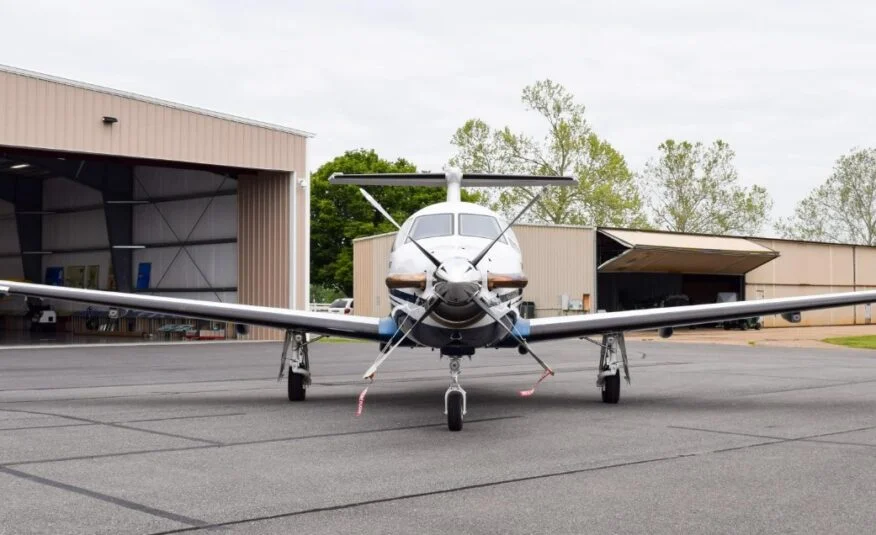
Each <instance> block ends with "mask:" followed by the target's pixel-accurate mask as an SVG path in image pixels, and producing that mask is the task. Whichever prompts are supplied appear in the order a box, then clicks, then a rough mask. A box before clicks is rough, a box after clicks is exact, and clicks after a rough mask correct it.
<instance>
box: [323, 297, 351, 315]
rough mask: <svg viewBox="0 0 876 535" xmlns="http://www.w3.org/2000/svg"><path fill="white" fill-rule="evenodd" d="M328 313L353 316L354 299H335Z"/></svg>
mask: <svg viewBox="0 0 876 535" xmlns="http://www.w3.org/2000/svg"><path fill="white" fill-rule="evenodd" d="M328 311H329V312H331V313H332V314H352V313H353V298H351V297H341V298H340V299H335V300H334V301H332V304H330V305H329V309H328Z"/></svg>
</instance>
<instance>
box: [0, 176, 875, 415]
mask: <svg viewBox="0 0 876 535" xmlns="http://www.w3.org/2000/svg"><path fill="white" fill-rule="evenodd" d="M329 180H330V182H331V183H334V184H357V185H372V186H387V185H390V186H414V185H416V186H446V187H447V201H446V202H442V203H438V204H434V205H431V206H428V207H426V208H424V209H422V210H420V211H418V212H417V213H415V214H413V215H412V216H411V217H410V218H408V219H407V221H405V222H404V224H402V225H399V224H398V223H396V222H395V221H394V220H393V218H392V216H390V215H389V213H388V212H386V210H384V209H383V208H382V207H381V206H380V205H379V204H378V203H377V201H375V200H374V199H373V198H372V197H371V196H370V195H368V193H367V192H366V191H365V190H364V189H363V190H361V191H362V193H363V195H364V196H365V198H366V199H367V200H368V201H369V202H370V203H371V204H372V205H373V206H374V208H375V209H376V210H378V211H379V212H380V213H381V214H383V216H384V217H386V218H387V219H388V220H389V221H391V222H392V223H393V224H394V225H395V226H396V227H398V228H399V232H398V235H397V237H396V240H395V244H394V246H393V249H392V252H391V253H390V258H389V273H388V276H387V278H386V285H387V288H388V290H389V292H390V299H391V302H392V305H393V307H392V312H391V314H390V316H389V317H387V318H372V317H366V316H356V315H338V314H329V313H319V312H303V311H297V310H287V309H277V308H268V307H259V306H252V305H239V304H230V303H211V302H206V301H195V300H191V299H175V298H169V297H155V296H144V295H132V294H126V293H116V292H105V291H98V290H82V289H75V288H62V287H57V286H46V285H41V284H28V283H18V282H12V281H0V295H3V294H10V295H24V296H31V297H38V298H48V299H61V300H68V301H78V302H83V303H90V304H96V305H104V306H109V307H118V308H128V309H138V310H145V311H151V312H158V313H164V314H172V315H178V316H184V317H191V318H200V319H207V320H218V321H228V322H234V323H236V324H237V325H238V329H239V332H240V333H245V332H247V328H246V326H247V325H260V326H267V327H274V328H278V329H283V330H285V331H286V337H285V342H284V344H283V351H282V354H281V357H280V374H279V377H278V379H279V378H282V376H283V375H284V373H285V371H286V370H287V368H288V383H287V384H288V387H287V390H288V397H289V400H290V401H303V400H304V399H305V395H306V389H307V388H308V387H309V386H310V384H311V377H310V359H309V355H308V344H310V343H312V342H313V341H315V340H316V339H318V338H319V337H321V336H344V337H351V338H358V339H364V340H371V341H375V342H379V344H380V351H379V354H378V357H377V359H376V360H375V361H374V364H372V365H371V367H369V368H368V370H367V371H366V372H365V374H364V376H363V377H364V378H365V379H372V380H373V378H374V375H375V373H376V371H377V369H378V368H379V367H380V365H381V364H382V363H383V362H384V361H385V360H386V359H387V358H388V357H389V356H390V355H391V354H392V352H393V351H394V350H395V349H396V348H397V347H399V346H401V345H407V346H413V347H430V348H436V349H438V350H440V353H441V355H442V356H446V357H448V359H449V362H450V377H451V381H450V387H449V388H448V389H447V391H446V393H445V395H444V412H445V414H446V415H447V425H448V428H449V429H450V430H451V431H459V430H461V429H462V424H463V417H464V416H465V414H466V412H467V405H466V393H465V390H463V389H462V387H461V386H460V384H459V374H460V367H461V361H462V358H463V357H466V356H468V357H471V356H472V355H474V353H475V350H476V349H478V348H496V347H516V348H517V349H518V350H519V352H520V353H521V354H529V355H530V356H532V357H533V358H534V359H535V360H536V361H537V362H538V364H539V365H540V366H541V367H542V368H543V369H544V374H543V375H542V376H541V378H540V379H539V380H538V382H536V385H535V386H537V385H538V384H539V383H540V382H541V381H542V380H543V379H545V378H546V377H548V376H549V375H553V373H554V372H553V370H551V368H550V367H549V366H548V365H547V364H546V363H545V362H544V361H543V360H542V359H541V358H539V357H538V356H537V355H536V354H535V353H534V352H533V350H532V348H531V347H530V343H532V342H540V341H544V340H554V339H560V338H580V339H583V338H587V337H590V336H594V335H601V336H602V341H601V343H598V345H600V346H601V351H600V357H599V365H598V369H597V380H596V384H597V387H599V388H600V389H601V391H602V400H603V401H604V402H606V403H617V402H618V400H619V399H620V386H621V381H620V379H621V370H622V371H623V375H624V377H625V378H626V380H627V382H629V377H630V376H629V366H628V361H627V351H626V345H625V343H624V332H626V331H635V330H645V329H659V331H660V335H661V336H664V337H668V336H670V335H671V334H672V329H673V328H674V327H679V326H684V325H695V324H700V323H709V322H716V321H724V320H732V319H742V318H748V317H751V316H762V315H767V314H781V315H782V317H784V318H785V319H786V320H787V321H790V322H793V323H796V322H799V321H800V313H801V311H803V310H811V309H820V308H831V307H836V306H843V305H855V304H863V303H871V302H874V301H876V291H863V292H848V293H834V294H823V295H814V296H805V297H790V298H781V299H765V300H758V301H739V302H732V303H718V304H708V305H692V306H679V307H672V308H659V309H651V310H631V311H622V312H608V313H601V314H589V315H579V316H565V317H554V318H536V319H525V318H522V317H521V315H520V312H519V305H520V302H521V300H522V298H523V289H524V288H525V286H526V284H527V279H526V277H525V275H524V274H523V269H522V257H521V253H520V247H519V245H518V242H517V239H516V237H515V236H514V233H513V232H512V231H511V225H512V224H513V223H514V222H516V221H517V219H519V218H520V216H522V215H523V214H524V213H525V212H526V210H528V209H529V208H530V207H531V206H532V205H533V204H534V203H535V202H537V200H538V196H536V197H535V198H534V199H533V200H532V201H531V202H530V203H529V204H528V205H527V206H526V207H525V208H524V209H523V210H522V211H521V212H520V213H519V214H518V215H517V216H516V217H515V218H514V219H512V220H511V221H510V222H506V221H505V220H503V218H502V217H500V216H499V215H497V214H495V213H493V212H492V211H490V210H488V209H486V208H484V207H481V206H478V205H475V204H471V203H465V202H462V201H461V200H460V189H461V187H463V186H475V187H489V186H547V185H572V184H574V183H575V179H574V178H569V177H538V176H520V175H511V176H509V175H485V174H468V173H466V174H462V173H461V172H460V171H459V170H457V169H449V170H447V171H446V172H445V173H442V174H437V173H423V174H375V175H343V174H336V175H333V176H332V177H331V178H330V179H329ZM539 195H540V194H539ZM310 334H314V335H318V336H316V337H314V338H312V339H311V338H309V335H310ZM588 339H589V338H588ZM290 347H291V349H292V354H291V357H290V358H288V359H287V355H288V354H289V349H290ZM618 357H619V358H618ZM535 386H533V388H532V389H530V390H527V391H523V392H521V394H522V395H524V396H526V395H531V394H532V393H533V392H534V391H535ZM367 390H368V389H367V388H366V389H365V390H364V391H363V392H362V394H361V395H360V397H359V412H360V413H361V410H362V404H363V403H364V397H365V392H367Z"/></svg>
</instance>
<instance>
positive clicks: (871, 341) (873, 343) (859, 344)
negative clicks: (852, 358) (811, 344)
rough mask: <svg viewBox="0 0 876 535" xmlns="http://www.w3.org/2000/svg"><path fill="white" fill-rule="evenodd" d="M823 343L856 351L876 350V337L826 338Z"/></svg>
mask: <svg viewBox="0 0 876 535" xmlns="http://www.w3.org/2000/svg"><path fill="white" fill-rule="evenodd" d="M822 342H827V343H828V344H834V345H838V346H845V347H853V348H855V349H876V335H871V336H842V337H839V338H825V339H824V340H822Z"/></svg>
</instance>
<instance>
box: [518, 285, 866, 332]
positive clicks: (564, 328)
mask: <svg viewBox="0 0 876 535" xmlns="http://www.w3.org/2000/svg"><path fill="white" fill-rule="evenodd" d="M873 302H876V291H872V290H871V291H866V292H846V293H835V294H824V295H810V296H802V297H785V298H779V299H763V300H757V301H737V302H733V303H714V304H708V305H690V306H680V307H670V308H654V309H645V310H627V311H623V312H607V313H602V314H591V315H586V316H562V317H556V318H535V319H532V320H530V321H529V324H528V329H526V327H525V326H523V329H521V330H522V331H523V333H522V334H524V335H525V337H526V339H527V340H529V341H531V342H534V341H538V340H554V339H559V338H575V337H580V336H590V335H594V334H602V333H612V332H625V331H640V330H647V329H658V328H661V327H683V326H686V325H697V324H700V323H712V322H717V321H727V320H733V319H742V318H749V317H752V316H766V315H770V314H793V313H797V312H801V311H804V310H816V309H821V308H833V307H839V306H847V305H861V304H866V303H873ZM526 331H528V332H526Z"/></svg>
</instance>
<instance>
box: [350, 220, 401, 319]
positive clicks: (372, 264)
mask: <svg viewBox="0 0 876 535" xmlns="http://www.w3.org/2000/svg"><path fill="white" fill-rule="evenodd" d="M395 236H396V233H395V232H392V233H390V234H382V235H380V236H372V237H368V238H363V239H359V240H353V313H354V314H358V315H361V316H373V317H383V316H387V315H389V312H390V310H391V307H390V303H389V292H388V290H387V289H386V274H387V271H388V269H389V251H390V250H391V249H392V243H393V242H394V241H395Z"/></svg>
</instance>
